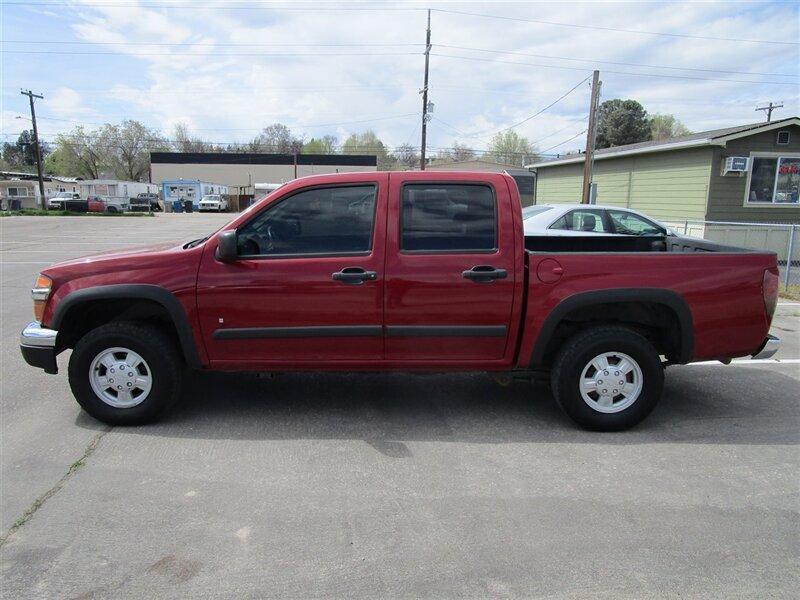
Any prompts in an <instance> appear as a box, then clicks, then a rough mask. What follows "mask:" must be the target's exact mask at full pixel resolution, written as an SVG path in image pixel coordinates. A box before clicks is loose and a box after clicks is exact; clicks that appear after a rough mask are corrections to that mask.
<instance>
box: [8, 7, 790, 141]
mask: <svg viewBox="0 0 800 600" xmlns="http://www.w3.org/2000/svg"><path fill="white" fill-rule="evenodd" d="M427 8H432V9H434V10H433V12H432V15H431V30H432V40H431V41H432V44H433V47H432V50H431V64H430V100H431V101H432V102H433V103H434V104H435V108H434V112H433V118H432V120H431V122H430V125H429V130H428V133H429V141H428V143H429V147H431V149H432V150H433V151H434V152H435V150H436V149H437V148H444V147H449V146H452V145H453V143H455V142H459V143H462V144H466V145H469V146H471V147H474V148H477V149H482V148H486V147H487V146H488V144H489V140H490V139H491V137H492V135H493V134H494V133H495V132H497V131H500V130H503V129H505V128H508V127H511V126H514V130H515V131H517V132H519V133H520V134H521V135H524V136H526V137H528V138H529V139H530V140H531V141H533V142H534V143H535V144H536V146H537V147H538V148H539V150H541V151H546V152H548V153H551V154H553V153H558V152H565V151H568V150H573V149H576V148H579V147H580V146H581V145H582V143H583V141H582V132H583V131H584V130H585V129H586V116H587V113H588V104H589V92H590V89H589V79H588V78H589V77H590V76H591V71H592V69H594V68H597V69H599V70H600V74H601V75H600V76H601V80H602V82H603V86H602V98H601V99H609V98H632V99H636V100H638V101H640V102H641V103H642V104H643V105H644V106H645V108H646V109H647V110H648V112H650V113H671V114H674V115H675V116H676V117H677V118H679V119H680V120H681V121H683V122H684V123H685V124H686V125H687V126H688V127H689V128H691V129H692V130H695V131H698V130H704V129H715V128H720V127H727V126H733V125H738V124H743V123H749V122H755V121H759V120H762V119H763V118H764V116H763V114H762V113H757V112H755V111H754V109H755V108H756V106H760V105H762V104H764V103H766V102H769V101H776V102H782V103H783V104H784V105H785V106H784V108H782V109H779V110H777V111H776V112H775V114H774V118H785V117H788V116H792V115H798V114H800V3H797V2H725V3H705V2H704V3H700V2H696V3H669V2H653V3H649V2H635V3H573V2H564V1H562V2H554V3H544V2H543V3H531V2H527V3H522V2H507V3H502V2H473V3H466V2H458V3H455V2H452V3H451V2H433V3H432V2H427V3H424V4H423V3H413V2H391V3H388V2H387V3H378V2H371V3H343V2H336V3H321V2H314V3H303V2H293V3H268V2H259V1H256V2H249V3H245V2H240V1H231V2H221V1H218V0H199V1H197V2H179V1H174V0H141V1H136V0H87V1H81V2H62V1H55V0H53V1H51V0H31V1H30V2H21V1H20V2H15V1H13V0H7V1H4V2H3V3H2V4H0V11H2V40H3V44H2V49H3V53H2V57H0V58H1V60H2V75H1V76H0V77H1V80H0V86H1V88H2V95H1V96H0V98H1V99H2V107H0V115H1V116H2V123H1V124H0V125H1V126H2V127H1V128H2V132H1V133H2V136H3V138H2V139H3V141H11V140H13V139H15V138H16V136H17V134H18V133H19V132H20V131H21V130H22V129H25V128H27V127H28V126H29V121H28V120H26V118H22V119H19V118H17V117H19V116H22V117H28V116H29V110H28V104H27V98H26V97H23V96H21V95H20V93H19V91H20V88H25V89H28V88H30V89H32V90H33V91H34V92H37V93H41V94H42V95H44V99H43V100H38V101H37V116H38V117H39V119H40V121H39V129H40V131H41V134H42V137H43V138H44V139H45V140H48V141H52V140H53V139H54V138H55V136H56V134H58V133H59V132H62V131H65V130H68V129H71V128H72V127H74V126H75V125H81V124H82V125H85V126H86V127H87V128H90V129H91V128H94V127H97V126H99V125H101V124H102V123H105V122H119V121H122V120H123V119H136V120H139V121H141V122H143V123H145V124H146V125H148V126H150V127H153V128H155V129H159V130H161V131H162V132H163V133H164V135H165V136H166V137H170V133H171V132H172V129H173V127H174V125H175V124H176V123H178V122H184V123H186V124H187V125H188V126H189V128H190V130H192V132H193V133H194V134H195V135H198V136H201V137H203V138H206V139H209V140H212V141H216V142H239V141H245V140H247V139H250V138H252V137H253V136H255V135H256V134H257V133H258V132H259V131H260V130H261V129H262V128H263V127H264V126H266V125H269V124H271V123H274V122H281V123H284V124H286V125H288V126H289V127H290V128H291V129H292V130H293V131H294V132H295V133H296V134H298V135H301V136H304V137H305V138H306V139H310V138H312V137H319V136H322V135H326V134H330V135H334V136H336V137H337V138H338V139H339V140H340V141H343V140H344V139H345V138H346V137H347V136H348V135H349V134H350V133H352V132H358V131H363V130H364V129H368V128H369V129H372V130H374V131H375V132H376V133H377V134H378V136H379V137H380V138H381V139H383V140H384V142H386V143H387V145H388V146H390V147H396V146H399V145H401V144H404V143H410V144H411V145H414V146H417V145H419V143H420V141H419V137H420V125H419V123H420V109H421V98H420V95H419V91H420V88H421V87H422V80H423V66H424V57H423V52H424V48H425V26H426V18H427V13H426V10H425V9H427ZM573 88H574V89H573ZM569 90H573V91H572V92H570V93H568V94H567V92H568V91H569ZM565 94H566V95H565ZM562 96H563V98H562ZM559 98H561V99H560V100H559V101H558V102H555V104H552V103H553V102H554V101H556V100H558V99H559ZM551 104H552V106H550V107H549V108H547V110H544V111H543V112H541V113H540V111H542V109H544V108H545V107H548V106H549V105H551ZM537 113H540V114H538V115H537ZM533 115H537V116H533ZM532 116H533V117H532ZM529 117H532V118H529Z"/></svg>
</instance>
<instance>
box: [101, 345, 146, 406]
mask: <svg viewBox="0 0 800 600" xmlns="http://www.w3.org/2000/svg"><path fill="white" fill-rule="evenodd" d="M89 384H90V385H91V386H92V390H93V391H94V393H95V394H97V397H98V398H100V399H101V400H102V401H103V402H105V403H106V404H108V405H109V406H113V407H114V408H132V407H134V406H137V405H139V404H141V403H142V402H144V401H145V399H146V398H147V395H148V394H149V393H150V389H151V388H152V387H153V372H152V371H151V370H150V366H149V365H148V364H147V363H146V362H145V360H144V359H143V358H142V357H141V356H139V355H138V354H136V352H134V351H133V350H129V349H128V348H107V349H106V350H103V351H102V352H100V353H99V354H98V355H97V356H95V357H94V360H93V361H92V364H91V365H90V366H89Z"/></svg>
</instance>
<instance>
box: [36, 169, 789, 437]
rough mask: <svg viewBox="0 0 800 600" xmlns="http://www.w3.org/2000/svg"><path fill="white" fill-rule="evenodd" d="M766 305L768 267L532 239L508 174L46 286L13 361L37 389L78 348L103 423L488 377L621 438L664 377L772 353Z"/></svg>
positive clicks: (327, 206) (209, 240) (229, 235)
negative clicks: (413, 375) (203, 391)
mask: <svg viewBox="0 0 800 600" xmlns="http://www.w3.org/2000/svg"><path fill="white" fill-rule="evenodd" d="M777 291H778V270H777V266H776V256H775V255H774V254H772V253H769V252H753V251H747V250H741V249H736V248H730V247H724V246H720V245H717V244H714V243H711V242H707V241H704V240H698V239H693V238H682V237H678V236H674V235H643V236H608V237H598V236H590V237H581V236H572V237H557V236H556V237H551V236H546V235H542V236H529V237H526V236H525V235H524V233H523V226H522V213H521V207H520V199H519V194H518V191H517V187H516V184H515V183H514V180H513V179H512V178H511V177H509V176H508V175H505V174H497V173H452V172H434V171H424V172H404V173H385V172H373V173H347V174H336V175H318V176H312V177H305V178H301V179H296V180H294V181H292V182H290V183H288V184H286V185H284V186H282V187H280V188H279V189H277V190H275V191H274V192H272V193H271V194H269V195H268V196H267V197H266V198H264V199H263V200H261V201H260V202H258V203H256V204H254V205H253V206H252V207H250V208H249V209H248V210H246V211H245V212H243V213H241V214H239V215H237V216H236V217H235V218H234V219H233V220H232V221H231V222H230V223H229V224H227V225H225V226H224V227H222V229H220V230H219V231H217V232H215V233H213V234H211V235H209V236H208V237H204V238H202V239H198V240H194V241H191V242H188V243H182V244H161V245H158V246H152V247H143V248H135V249H128V250H120V251H118V252H109V253H105V254H99V255H96V256H93V257H88V258H80V259H76V260H68V261H65V262H62V263H59V264H56V265H54V266H52V267H49V268H47V269H45V270H43V271H42V272H41V274H40V275H39V277H38V279H37V281H36V284H35V287H34V289H33V299H34V313H35V316H36V321H35V322H33V323H31V324H29V325H28V326H27V327H26V328H25V329H24V331H23V332H22V338H21V347H22V354H23V356H24V357H25V360H26V361H27V362H28V363H29V364H31V365H33V366H36V367H41V368H43V369H44V370H45V371H46V372H48V373H56V372H57V364H56V356H57V355H58V354H59V353H60V352H61V351H63V350H65V349H68V348H71V349H72V353H71V356H70V359H69V369H68V371H69V382H70V386H71V388H72V391H73V394H74V395H75V397H76V399H77V401H78V402H79V403H80V405H81V406H82V407H83V408H84V409H85V410H86V411H87V412H88V413H90V414H91V415H92V416H94V417H95V418H97V419H99V420H101V421H105V422H106V423H111V424H139V423H144V422H147V421H150V420H153V419H155V418H156V417H158V416H159V415H160V414H161V413H162V412H163V411H164V410H165V409H166V408H167V407H169V406H170V405H171V404H172V403H173V402H174V401H175V400H176V399H178V398H179V396H180V382H181V378H182V377H183V376H185V374H186V373H191V372H192V371H191V370H192V369H206V370H219V371H269V372H274V371H287V370H317V371H320V370H326V371H347V372H352V371H380V370H384V371H387V370H392V371H397V370H403V371H434V372H437V371H438V372H441V371H489V372H494V373H495V376H497V377H499V378H505V379H509V378H511V377H518V378H535V377H537V376H539V375H543V376H546V377H547V378H549V381H550V384H551V388H552V391H553V395H554V396H555V398H556V400H557V401H558V403H559V404H560V405H561V406H562V408H563V409H564V411H565V412H566V413H567V414H568V415H569V416H570V417H571V418H572V419H573V420H574V421H576V422H577V423H578V424H580V425H581V426H583V427H586V428H591V429H597V430H620V429H625V428H627V427H630V426H632V425H635V424H636V423H638V422H639V421H641V420H642V419H643V418H644V417H645V416H647V414H648V413H650V411H651V410H652V409H653V407H654V406H655V405H656V402H657V401H658V399H659V397H660V395H661V390H662V383H663V377H664V370H665V367H666V366H668V365H673V364H682V363H689V362H692V361H704V360H712V359H715V360H721V361H723V362H727V361H729V360H730V359H731V358H734V357H740V356H750V355H754V356H758V357H762V358H765V357H768V356H771V355H772V354H774V352H775V351H776V350H777V349H778V345H779V341H778V340H777V338H774V337H772V336H770V335H769V334H768V330H769V327H770V322H771V320H772V315H773V312H774V310H775V305H776V301H777ZM186 367H189V369H188V370H187V369H186Z"/></svg>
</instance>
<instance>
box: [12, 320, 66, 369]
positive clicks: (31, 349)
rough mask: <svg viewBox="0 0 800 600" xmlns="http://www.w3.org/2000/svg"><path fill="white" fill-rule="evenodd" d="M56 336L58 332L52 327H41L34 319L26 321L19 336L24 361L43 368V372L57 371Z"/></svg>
mask: <svg viewBox="0 0 800 600" xmlns="http://www.w3.org/2000/svg"><path fill="white" fill-rule="evenodd" d="M56 337H58V332H57V331H55V330H54V329H47V328H46V327H42V325H41V323H38V322H36V321H33V322H31V323H28V325H27V326H26V327H25V329H23V330H22V333H21V334H20V336H19V349H20V352H22V357H23V358H24V359H25V362H26V363H28V364H29V365H31V366H32V367H39V368H40V369H44V371H45V373H52V374H55V373H58V366H57V365H56Z"/></svg>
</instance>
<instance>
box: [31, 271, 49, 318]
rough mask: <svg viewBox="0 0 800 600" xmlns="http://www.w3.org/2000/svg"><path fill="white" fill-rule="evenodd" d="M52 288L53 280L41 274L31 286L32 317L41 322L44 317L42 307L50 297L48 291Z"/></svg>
mask: <svg viewBox="0 0 800 600" xmlns="http://www.w3.org/2000/svg"><path fill="white" fill-rule="evenodd" d="M52 288H53V280H52V279H50V278H49V277H47V276H46V275H42V274H41V273H40V274H39V276H38V277H37V278H36V283H35V284H33V289H32V290H31V296H32V297H33V316H34V318H35V319H36V320H37V321H39V322H40V323H41V322H42V317H43V316H44V307H45V305H46V304H47V298H49V297H50V290H51V289H52Z"/></svg>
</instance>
